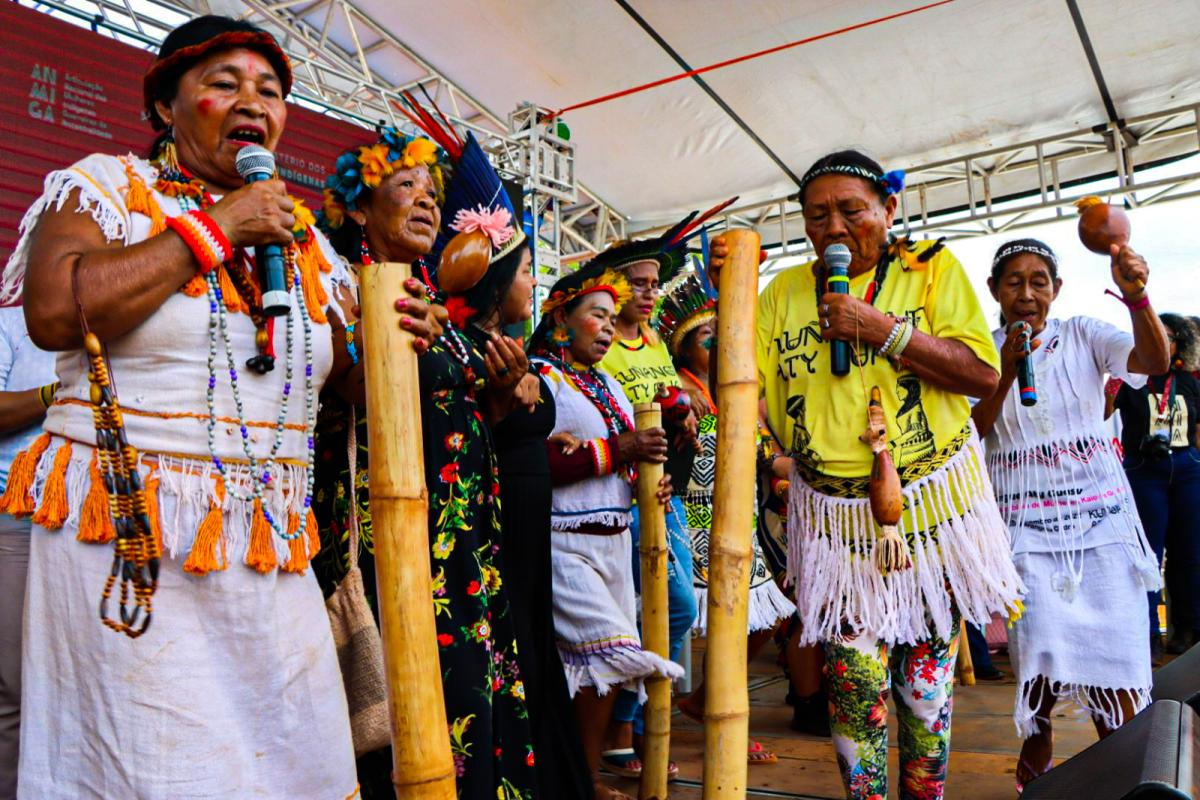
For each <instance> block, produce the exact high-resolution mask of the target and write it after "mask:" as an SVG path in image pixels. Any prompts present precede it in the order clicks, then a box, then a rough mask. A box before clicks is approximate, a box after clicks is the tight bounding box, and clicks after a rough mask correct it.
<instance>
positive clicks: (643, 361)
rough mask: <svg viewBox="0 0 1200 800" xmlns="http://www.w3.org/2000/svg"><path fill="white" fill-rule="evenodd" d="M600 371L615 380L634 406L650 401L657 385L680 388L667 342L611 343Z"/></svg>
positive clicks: (629, 340)
mask: <svg viewBox="0 0 1200 800" xmlns="http://www.w3.org/2000/svg"><path fill="white" fill-rule="evenodd" d="M600 368H601V369H603V370H604V371H605V372H607V373H608V374H609V375H612V376H613V377H614V378H616V379H617V383H619V384H621V388H622V389H624V390H625V396H626V397H628V398H629V402H631V403H633V404H634V405H636V404H638V403H649V402H651V401H652V400H653V399H654V395H655V394H656V393H657V391H658V387H659V386H679V385H680V383H679V375H678V374H677V373H676V372H675V365H674V364H672V363H671V354H670V353H669V352H668V351H667V345H666V343H665V342H661V341H660V342H656V343H654V344H651V343H650V342H649V341H648V340H647V339H646V338H645V337H639V338H637V339H618V340H617V341H615V342H613V345H612V347H610V348H609V349H608V353H607V354H606V355H605V356H604V360H602V361H601V362H600Z"/></svg>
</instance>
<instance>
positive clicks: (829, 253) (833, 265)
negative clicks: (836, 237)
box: [821, 243, 850, 271]
mask: <svg viewBox="0 0 1200 800" xmlns="http://www.w3.org/2000/svg"><path fill="white" fill-rule="evenodd" d="M821 258H822V260H823V261H824V262H825V266H827V267H829V269H830V270H843V271H848V270H849V269H850V248H849V247H846V245H844V244H837V243H834V244H831V245H829V247H826V248H825V253H824V254H823V255H822V256H821Z"/></svg>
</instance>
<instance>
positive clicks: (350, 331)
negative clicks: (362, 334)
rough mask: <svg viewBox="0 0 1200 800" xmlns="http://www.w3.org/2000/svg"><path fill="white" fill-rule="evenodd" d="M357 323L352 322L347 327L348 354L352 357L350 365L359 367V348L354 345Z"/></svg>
mask: <svg viewBox="0 0 1200 800" xmlns="http://www.w3.org/2000/svg"><path fill="white" fill-rule="evenodd" d="M357 324H358V323H357V322H351V323H350V324H349V325H347V326H346V352H347V353H348V354H349V355H350V363H351V364H354V365H356V366H357V365H358V348H357V347H356V346H355V345H354V326H355V325H357Z"/></svg>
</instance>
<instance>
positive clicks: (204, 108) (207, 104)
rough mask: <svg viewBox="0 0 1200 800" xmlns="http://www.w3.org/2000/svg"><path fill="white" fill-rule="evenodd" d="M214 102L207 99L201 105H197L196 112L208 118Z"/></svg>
mask: <svg viewBox="0 0 1200 800" xmlns="http://www.w3.org/2000/svg"><path fill="white" fill-rule="evenodd" d="M212 107H213V101H212V99H211V98H208V97H205V98H203V99H202V100H201V101H200V102H199V103H196V110H197V111H199V112H200V113H201V114H203V115H205V116H207V115H208V114H210V113H212Z"/></svg>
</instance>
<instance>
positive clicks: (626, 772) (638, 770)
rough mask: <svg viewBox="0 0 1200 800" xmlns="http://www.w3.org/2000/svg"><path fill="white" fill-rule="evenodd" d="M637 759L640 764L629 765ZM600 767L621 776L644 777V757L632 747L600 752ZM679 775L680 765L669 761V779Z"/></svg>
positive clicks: (611, 773)
mask: <svg viewBox="0 0 1200 800" xmlns="http://www.w3.org/2000/svg"><path fill="white" fill-rule="evenodd" d="M635 761H636V762H637V764H638V766H637V767H631V766H629V765H630V764H631V763H633V762H635ZM600 769H602V770H604V771H605V772H607V773H609V774H610V775H617V776H618V777H621V778H640V777H642V758H641V756H639V755H638V754H637V753H635V752H634V750H633V748H632V747H621V748H618V749H616V750H605V751H603V752H602V753H600ZM677 777H679V765H678V764H676V763H675V762H674V761H668V762H667V779H668V780H671V779H674V778H677Z"/></svg>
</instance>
